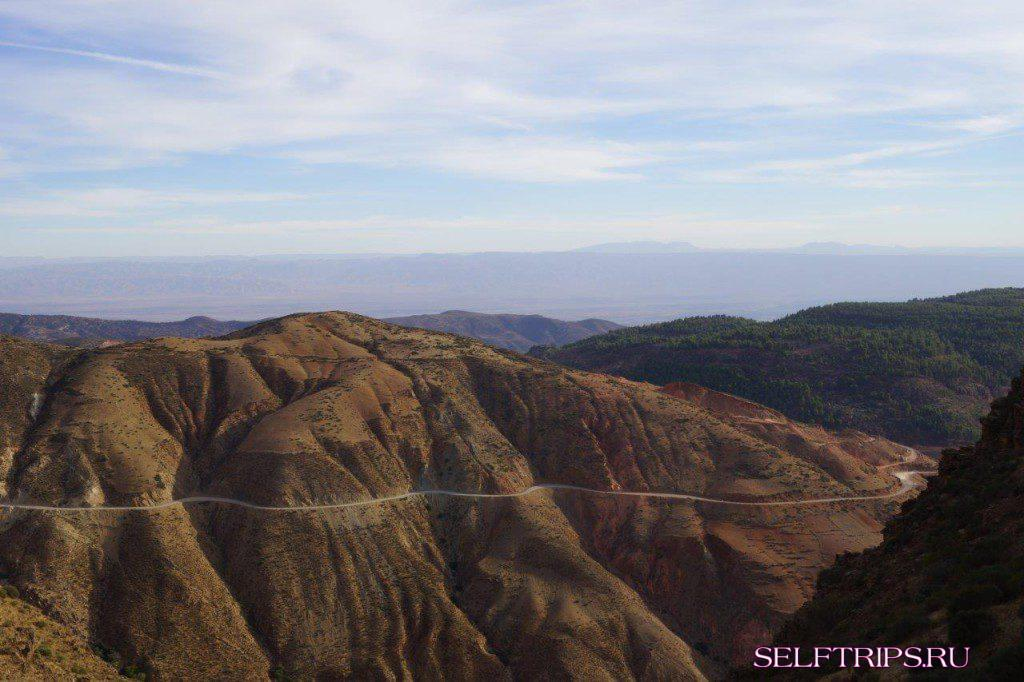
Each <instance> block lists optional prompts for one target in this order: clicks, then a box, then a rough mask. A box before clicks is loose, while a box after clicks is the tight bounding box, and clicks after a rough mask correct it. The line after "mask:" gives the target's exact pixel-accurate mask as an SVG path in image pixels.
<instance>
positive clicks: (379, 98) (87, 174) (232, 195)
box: [0, 0, 1024, 257]
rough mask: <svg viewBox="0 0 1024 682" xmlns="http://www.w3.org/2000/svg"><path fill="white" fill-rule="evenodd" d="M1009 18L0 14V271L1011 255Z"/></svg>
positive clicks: (1022, 147) (55, 5)
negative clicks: (265, 261)
mask: <svg viewBox="0 0 1024 682" xmlns="http://www.w3.org/2000/svg"><path fill="white" fill-rule="evenodd" d="M1022 132H1024V3H1021V2H1020V0H991V1H989V2H984V3H966V2H962V1H961V0H958V1H956V2H952V1H949V0H927V1H917V0H900V2H891V1H883V0H877V1H876V0H848V1H845V2H829V1H821V0H818V1H810V0H808V1H785V0H765V1H763V2H756V3H753V2H739V1H732V0H715V1H706V2H687V1H678V2H640V1H634V2H604V1H601V0H588V1H586V2H530V1H521V2H502V3H495V2H447V1H445V0H428V1H425V2H390V1H388V0H375V1H374V2H344V1H336V0H335V1H313V0H287V1H284V0H260V2H246V1H242V0H234V1H231V2H224V1H218V0H204V1H203V2H194V1H180V2H179V1H174V0H166V1H160V2H147V1H145V0H133V1H121V0H73V1H64V0H4V1H3V2H0V255H10V256H50V257H60V256H81V255H87V256H132V255H205V254H210V255H215V254H245V255H249V254H268V253H325V252H331V253H340V252H422V251H483V250H523V251H533V250H559V249H568V248H575V247H579V246H584V245H587V244H593V243H599V242H607V241H630V240H650V239H653V240H684V241H691V242H693V243H695V244H698V245H700V246H706V247H728V248H736V247H756V248H763V247H772V246H789V245H795V244H800V243H804V242H810V241H843V242H847V243H875V244H899V245H906V246H1018V247H1019V246H1024V191H1022V190H1024V187H1022V185H1024V141H1022Z"/></svg>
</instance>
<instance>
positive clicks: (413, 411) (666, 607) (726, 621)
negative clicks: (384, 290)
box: [0, 313, 911, 680]
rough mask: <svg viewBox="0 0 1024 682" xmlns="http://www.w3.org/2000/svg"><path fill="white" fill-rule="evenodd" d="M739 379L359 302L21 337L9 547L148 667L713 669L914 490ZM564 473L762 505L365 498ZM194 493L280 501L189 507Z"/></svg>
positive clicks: (6, 517)
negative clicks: (647, 365)
mask: <svg viewBox="0 0 1024 682" xmlns="http://www.w3.org/2000/svg"><path fill="white" fill-rule="evenodd" d="M729 399H730V398H729V397H728V396H722V394H715V395H711V394H704V395H697V394H696V393H694V392H692V391H680V392H678V395H670V394H668V393H666V392H664V391H662V390H660V389H658V388H656V387H654V386H651V385H647V384H638V383H633V382H630V381H627V380H625V379H619V378H613V377H607V376H602V375H596V374H587V373H583V372H577V371H571V370H566V369H563V368H561V367H558V366H556V365H553V364H550V363H547V362H543V361H540V360H534V359H530V358H525V357H523V356H520V355H516V354H514V353H511V352H507V351H502V350H498V349H494V348H491V347H488V346H485V345H484V344H482V343H478V342H475V341H470V340H467V339H463V338H458V337H452V336H448V335H444V334H438V333H432V332H426V331H421V330H413V329H405V328H401V327H397V326H393V325H389V324H386V323H383V322H379V321H376V320H372V319H368V318H364V317H360V316H357V315H351V314H345V313H324V314H312V315H297V316H292V317H287V318H282V319H279V320H274V321H269V322H265V323H262V324H259V325H257V326H255V327H252V328H249V329H246V330H242V331H239V332H236V333H234V334H232V335H230V336H227V337H223V338H220V339H202V340H185V339H159V340H153V341H144V342H140V343H135V344H125V345H119V346H113V347H109V348H103V349H95V350H71V349H60V348H56V347H53V346H46V345H40V344H33V343H29V342H24V341H19V340H14V339H0V420H2V422H0V437H2V439H3V440H2V442H0V448H2V449H0V483H2V489H0V501H3V502H5V503H6V504H8V505H11V504H12V503H13V504H14V506H15V507H17V508H13V509H7V510H0V572H2V574H3V575H5V576H6V580H8V581H9V582H10V583H12V584H13V585H14V586H15V587H16V588H17V589H18V590H19V591H20V593H21V595H22V597H23V598H24V599H25V600H26V601H27V602H29V603H31V604H32V605H34V606H35V607H38V608H40V609H41V610H42V611H43V612H45V613H46V614H47V616H48V617H50V618H52V619H54V620H55V621H58V622H60V623H61V624H62V625H63V626H65V627H66V628H67V629H68V631H69V632H72V633H74V634H75V635H76V636H78V637H80V638H81V639H82V640H83V641H88V642H90V643H91V644H92V645H94V646H96V647H97V650H100V651H107V652H113V654H116V657H117V660H119V661H120V663H121V664H122V665H124V666H132V667H134V669H138V670H142V671H144V672H145V673H147V674H148V675H149V677H150V679H159V680H177V679H192V680H194V679H265V678H267V676H268V675H269V676H277V677H278V678H285V677H289V676H290V677H292V678H297V679H307V678H317V679H338V678H345V677H351V678H356V679H389V678H390V679H394V678H398V679H402V678H409V677H413V678H417V679H436V678H439V677H441V676H443V677H445V678H446V679H456V680H458V679H466V680H469V679H480V678H483V677H491V678H493V679H511V678H518V679H566V678H572V679H586V680H593V679H608V680H611V679H616V680H619V679H632V678H636V679H664V680H669V679H671V680H677V679H701V678H703V677H705V676H710V677H714V676H716V675H718V674H719V673H720V672H721V671H722V670H723V669H724V667H725V666H726V665H727V664H728V663H735V662H737V661H743V660H747V659H748V657H749V652H750V650H751V648H752V647H753V646H754V645H757V644H762V643H764V642H765V641H767V640H768V639H770V636H771V633H772V632H773V631H774V630H775V629H776V628H777V627H778V626H779V625H780V624H781V623H782V621H783V620H784V619H785V618H786V616H788V615H789V614H790V613H792V612H793V611H794V610H796V609H797V608H798V607H799V606H800V605H801V604H802V603H803V601H804V600H805V599H806V598H807V597H808V596H809V594H810V591H811V588H812V585H813V581H814V576H815V575H816V573H817V572H818V570H819V569H820V568H821V567H823V566H826V565H828V564H830V563H831V562H832V561H833V559H834V557H835V555H836V554H839V553H842V552H847V551H857V550H862V549H864V548H865V547H868V546H870V545H872V544H874V543H876V542H877V541H878V540H879V534H878V532H879V530H880V528H881V526H882V524H883V522H884V521H885V519H886V518H888V517H889V516H890V515H891V514H892V513H893V512H894V511H895V508H896V506H897V505H898V503H899V501H900V500H901V499H904V498H905V497H906V496H907V495H909V494H911V493H910V491H909V490H907V489H906V487H905V486H901V485H900V484H899V482H898V481H897V480H896V479H895V478H894V477H893V476H892V473H891V469H883V468H880V467H879V465H882V466H884V465H885V464H895V463H897V462H900V461H903V460H904V459H906V458H907V450H906V449H905V448H902V447H901V446H897V445H895V444H892V443H889V442H887V441H884V440H882V439H878V440H874V439H871V438H869V437H864V438H859V437H858V438H855V439H854V440H850V441H848V440H844V438H840V437H833V436H830V435H829V434H826V433H825V432H823V431H820V430H816V431H815V430H812V431H813V433H811V431H805V430H803V427H800V426H799V425H792V424H791V423H787V422H786V421H785V420H784V419H781V418H780V417H776V416H775V415H777V413H771V414H769V415H768V416H767V417H765V416H764V415H761V416H760V417H759V416H758V414H757V413H756V409H753V408H750V407H749V406H750V405H751V404H750V403H745V402H744V404H745V405H747V406H748V407H744V408H742V409H741V408H740V407H739V406H734V407H731V408H727V407H725V405H727V403H728V400H729ZM751 411H753V414H751V413H750V412H751ZM769 412H770V411H769ZM758 419H762V421H763V420H764V419H769V420H770V421H772V420H777V419H778V420H780V421H781V423H780V424H758V423H757V422H758ZM780 429H781V430H787V429H788V435H787V437H786V438H780V437H777V435H778V434H779V433H781V432H782V431H780ZM772 434H775V435H772ZM850 438H853V437H852V436H851V437H850ZM851 443H853V445H851ZM545 483H561V484H568V485H575V486H581V487H584V488H588V489H592V490H595V491H636V492H645V491H661V492H676V493H689V494H694V495H698V496H703V497H706V498H709V499H713V500H725V501H746V502H756V503H757V504H754V505H746V506H743V505H736V504H723V503H721V502H712V501H705V502H698V501H693V500H686V499H666V498H658V497H646V496H626V495H617V494H609V492H604V493H601V492H587V491H581V490H571V489H550V488H545V489H539V490H535V491H533V492H531V493H529V494H524V495H520V496H515V497H491V498H486V497H452V496H445V495H437V494H431V495H424V496H413V497H402V498H399V499H393V500H391V501H379V502H374V500H375V499H379V498H384V497H388V496H394V495H401V494H402V493H406V492H409V491H414V490H448V491H461V492H464V493H488V494H502V493H516V492H521V491H524V490H526V489H528V488H529V487H530V486H532V485H535V484H545ZM893 493H900V494H898V495H895V496H892V497H887V498H884V499H877V500H858V501H846V502H834V503H812V504H790V501H800V500H814V499H820V498H832V497H849V496H856V497H867V496H873V495H887V494H893ZM193 496H216V497H220V498H227V499H232V500H240V501H245V502H248V503H252V504H256V505H264V506H272V507H277V508H278V509H273V510H268V509H251V508H245V507H242V506H239V505H237V504H234V503H229V502H218V503H209V502H199V503H190V504H185V505H181V504H173V500H175V499H181V498H187V497H193ZM361 501H363V502H366V504H364V505H361V506H347V507H345V506H340V507H339V506H334V507H332V508H328V509H324V508H313V509H310V508H309V507H310V506H313V507H317V506H318V505H325V504H333V505H339V504H345V503H353V502H361ZM762 502H773V503H779V502H782V503H783V504H774V505H763V504H761V503H762ZM26 505H41V506H55V507H63V508H64V509H61V510H52V509H29V508H25V506H26ZM155 505H164V506H162V507H160V508H159V509H155V508H151V507H154V506H155ZM118 506H120V507H145V509H127V510H126V509H110V508H108V507H118ZM296 506H303V507H306V508H305V509H293V508H292V507H296ZM79 507H88V509H70V508H79ZM282 507H284V508H286V509H281V508H282ZM541 653H542V654H543V655H539V654H541Z"/></svg>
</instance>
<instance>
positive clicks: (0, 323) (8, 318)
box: [0, 313, 252, 346]
mask: <svg viewBox="0 0 1024 682" xmlns="http://www.w3.org/2000/svg"><path fill="white" fill-rule="evenodd" d="M250 324H252V323H251V322H237V321H221V320H214V319H212V318H209V317H202V316H197V317H190V318H188V319H187V320H178V321H176V322H146V321H144V320H100V319H96V318H91V317H75V316H71V315H15V314H13V313H0V334H8V335H10V336H17V337H20V338H23V339H31V340H33V341H48V342H50V343H62V344H66V345H75V346H78V345H90V343H102V342H103V341H140V340H142V339H153V338H157V337H161V336H175V337H180V338H197V337H200V336H221V335H223V334H228V333H230V332H233V331H235V330H236V329H241V328H242V327H245V326H248V325H250Z"/></svg>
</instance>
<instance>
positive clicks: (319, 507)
mask: <svg viewBox="0 0 1024 682" xmlns="http://www.w3.org/2000/svg"><path fill="white" fill-rule="evenodd" d="M916 459H917V453H916V452H914V453H913V455H911V456H910V457H908V458H907V459H905V460H903V461H901V462H893V463H891V464H885V465H882V466H879V467H878V469H879V470H883V469H889V468H892V467H896V466H902V465H906V464H910V463H911V462H913V461H915V460H916ZM932 473H934V471H932V470H921V471H896V472H893V475H894V476H895V477H896V478H897V479H899V482H900V487H899V489H898V490H896V491H894V492H890V493H883V494H880V495H851V496H841V497H815V498H809V499H805V500H767V501H757V500H726V499H721V498H716V497H704V496H702V495H691V494H689V493H670V492H652V491H634V490H601V489H599V488H586V487H583V486H578V485H570V484H567V483H539V484H537V485H533V486H530V487H529V488H526V489H524V490H520V491H517V492H512V493H470V492H460V491H456V490H412V491H409V492H405V493H399V494H397V495H387V496H385V497H374V498H370V499H366V500H354V501H349V502H325V503H320V504H297V505H284V506H276V505H264V504H256V503H253V502H247V501H245V500H239V499H235V498H231V497H217V496H213V495H195V496H192V497H182V498H179V499H176V500H167V501H165V502H154V503H152V504H144V505H123V506H117V505H112V506H94V507H89V506H67V505H50V504H39V503H31V502H9V501H0V509H9V510H19V509H20V510H32V511H47V512H60V513H67V514H92V513H103V512H134V511H157V510H160V509H168V508H170V507H176V506H179V505H181V506H184V505H191V504H225V505H231V506H235V507H242V508H244V509H252V510H256V511H268V512H300V511H330V510H334V509H352V508H356V507H367V506H370V505H375V504H383V503H385V502H399V501H401V500H408V499H412V498H415V497H464V498H472V499H508V498H516V497H526V496H527V495H531V494H533V493H535V492H538V491H541V490H571V491H575V492H580V493H585V494H588V495H618V496H624V497H649V498H655V499H668V500H686V501H690V502H703V503H707V504H722V505H730V506H737V507H787V506H798V505H811V504H834V503H842V502H868V501H873V500H888V499H892V498H894V497H899V496H901V495H903V494H905V493H907V492H909V491H911V490H913V489H914V488H920V487H923V486H924V485H925V483H924V480H923V477H924V476H928V475H930V474H932Z"/></svg>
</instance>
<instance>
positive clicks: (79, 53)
mask: <svg viewBox="0 0 1024 682" xmlns="http://www.w3.org/2000/svg"><path fill="white" fill-rule="evenodd" d="M0 47H9V48H15V49H18V50H30V51H33V52H48V53H50V54H63V55H68V56H72V57H84V58H86V59H95V60H98V61H101V62H113V63H115V64H126V65H128V66H136V67H141V68H144V69H151V70H153V71H164V72H166V73H176V74H179V75H183V76H198V77H200V78H214V79H222V78H225V76H224V74H222V73H219V72H217V71H212V70H210V69H203V68H198V67H194V66H185V65H182V64H171V63H168V62H157V61H153V60H151V59H136V58H134V57H124V56H121V55H116V54H107V53H106V52H93V51H91V50H72V49H69V48H65V47H48V46H46V45H31V44H29V43H16V42H12V41H8V40H0Z"/></svg>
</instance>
